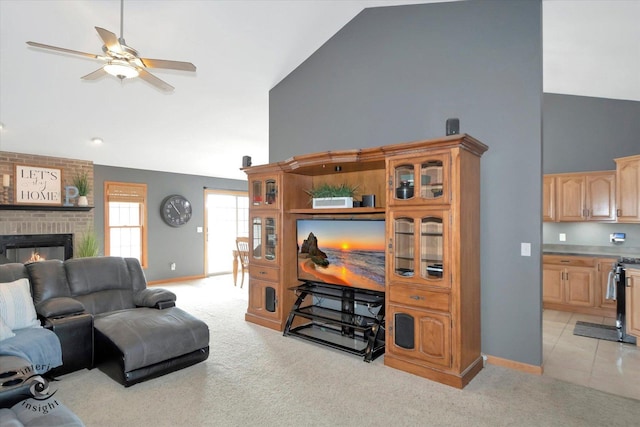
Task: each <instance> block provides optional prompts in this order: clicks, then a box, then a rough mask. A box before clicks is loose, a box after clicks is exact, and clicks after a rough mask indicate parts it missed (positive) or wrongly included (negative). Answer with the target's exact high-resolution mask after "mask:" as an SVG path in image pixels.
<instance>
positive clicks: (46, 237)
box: [0, 234, 73, 264]
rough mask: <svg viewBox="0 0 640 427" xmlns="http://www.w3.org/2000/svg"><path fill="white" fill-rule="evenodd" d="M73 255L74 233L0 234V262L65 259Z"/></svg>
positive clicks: (25, 262) (26, 262) (24, 262)
mask: <svg viewBox="0 0 640 427" xmlns="http://www.w3.org/2000/svg"><path fill="white" fill-rule="evenodd" d="M72 256H73V235H72V234H20V235H11V236H0V264H1V263H8V262H19V263H22V264H28V263H30V262H36V261H42V260H45V259H60V260H63V261H64V260H65V259H69V258H71V257H72Z"/></svg>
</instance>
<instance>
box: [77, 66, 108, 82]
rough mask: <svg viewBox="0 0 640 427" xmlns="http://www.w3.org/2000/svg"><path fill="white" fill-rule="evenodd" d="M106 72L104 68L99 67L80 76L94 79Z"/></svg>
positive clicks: (84, 78) (85, 78) (104, 74)
mask: <svg viewBox="0 0 640 427" xmlns="http://www.w3.org/2000/svg"><path fill="white" fill-rule="evenodd" d="M107 74H108V73H107V72H106V71H105V70H104V68H102V67H100V68H98V69H97V70H95V71H94V72H92V73H89V74H87V75H86V76H82V77H80V78H81V79H83V80H96V79H99V78H100V77H102V76H106V75H107Z"/></svg>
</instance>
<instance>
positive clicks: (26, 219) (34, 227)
mask: <svg viewBox="0 0 640 427" xmlns="http://www.w3.org/2000/svg"><path fill="white" fill-rule="evenodd" d="M16 164H18V165H30V166H42V167H52V168H58V169H61V170H62V179H63V186H64V185H72V178H73V176H75V175H76V174H78V173H79V172H81V171H86V172H88V174H89V182H90V185H91V187H90V188H93V162H90V161H86V160H76V159H65V158H59V157H48V156H36V155H30V154H21V153H12V152H7V151H0V175H3V174H9V175H11V186H10V188H9V193H10V194H11V195H13V191H14V189H13V186H14V185H15V177H14V176H13V175H14V173H15V165H16ZM88 199H89V205H90V206H93V204H94V202H93V192H91V193H89V197H88ZM12 202H13V197H11V200H10V203H12ZM92 230H94V222H93V210H91V209H89V210H86V209H85V210H81V209H73V208H71V209H66V210H65V209H49V208H48V207H46V206H42V207H37V208H34V207H29V208H25V209H21V208H20V207H19V206H18V207H16V206H11V209H7V207H6V206H5V207H4V208H3V206H2V205H0V236H1V238H5V237H7V236H40V235H60V234H68V235H71V236H72V238H73V243H72V247H73V246H76V245H77V243H78V241H77V239H78V237H80V236H82V234H83V233H86V232H88V231H92ZM2 255H4V253H3V254H2Z"/></svg>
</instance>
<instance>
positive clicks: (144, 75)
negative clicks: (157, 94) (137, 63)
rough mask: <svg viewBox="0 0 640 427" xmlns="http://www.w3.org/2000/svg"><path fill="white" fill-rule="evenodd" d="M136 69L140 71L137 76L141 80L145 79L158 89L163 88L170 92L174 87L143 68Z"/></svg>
mask: <svg viewBox="0 0 640 427" xmlns="http://www.w3.org/2000/svg"><path fill="white" fill-rule="evenodd" d="M137 70H138V72H139V73H140V75H139V76H138V77H140V78H141V79H142V80H144V81H146V82H147V83H151V84H152V85H154V86H155V87H157V88H158V89H160V90H164V91H167V92H170V91H172V90H173V89H175V88H174V87H173V86H171V85H170V84H169V83H167V82H164V81H162V80H160V79H159V78H157V77H156V76H154V75H153V74H151V73H150V72H148V71H146V70H145V69H144V68H141V67H138V68H137Z"/></svg>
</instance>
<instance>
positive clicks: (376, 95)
mask: <svg viewBox="0 0 640 427" xmlns="http://www.w3.org/2000/svg"><path fill="white" fill-rule="evenodd" d="M541 34H542V30H541V2H540V1H538V0H535V1H519V2H506V1H501V0H498V1H492V0H488V1H472V2H454V3H433V4H422V5H411V6H394V7H385V8H372V9H366V10H364V11H363V12H362V13H360V14H359V15H358V16H356V17H355V18H354V19H353V20H352V21H351V22H349V23H348V24H347V25H346V26H345V27H344V28H342V29H341V31H340V32H338V33H337V34H336V35H335V36H334V37H333V38H332V39H330V40H329V41H328V42H327V43H326V44H325V45H323V46H322V47H321V48H320V49H318V50H317V51H316V52H315V53H314V54H313V55H312V56H311V57H309V58H308V59H307V60H306V61H305V62H304V63H303V64H302V65H300V66H299V67H298V68H297V69H296V70H294V71H293V72H292V73H291V74H290V75H289V76H287V77H286V78H285V79H284V80H283V81H281V82H280V83H279V84H278V85H277V86H276V87H274V88H273V89H272V90H271V92H270V97H269V99H270V101H269V104H270V113H269V114H270V119H269V127H270V131H269V132H270V135H269V142H270V148H269V155H270V159H269V160H270V161H271V162H273V161H280V160H284V159H286V158H288V157H290V156H293V155H298V154H304V153H310V152H318V151H324V150H336V149H348V148H364V147H375V146H379V145H385V144H394V143H400V142H403V141H412V140H420V139H429V138H435V137H440V136H443V135H444V134H445V121H446V119H447V118H449V117H457V118H459V119H460V123H461V126H460V127H461V132H463V133H468V134H470V135H472V136H474V137H475V138H478V139H479V140H481V141H482V142H484V143H485V144H487V145H488V146H489V151H488V152H487V153H485V154H484V156H483V157H482V174H481V187H482V203H481V211H480V216H481V239H482V240H481V267H482V351H483V352H484V353H486V354H489V355H492V356H496V357H500V358H505V359H509V360H513V361H518V362H522V363H525V364H531V365H535V366H539V365H542V320H541V313H542V309H541V256H540V251H541V235H542V230H541V229H542V225H541V215H540V212H541V198H542V196H541V175H542V130H541V122H542V117H541V110H542V35H541ZM521 242H528V243H531V250H532V254H533V256H530V257H522V256H520V243H521Z"/></svg>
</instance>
